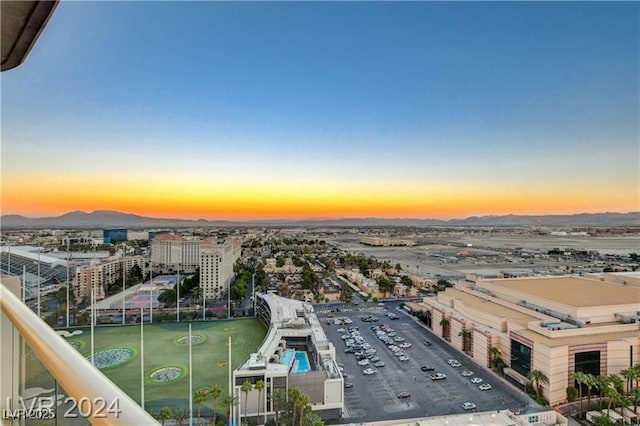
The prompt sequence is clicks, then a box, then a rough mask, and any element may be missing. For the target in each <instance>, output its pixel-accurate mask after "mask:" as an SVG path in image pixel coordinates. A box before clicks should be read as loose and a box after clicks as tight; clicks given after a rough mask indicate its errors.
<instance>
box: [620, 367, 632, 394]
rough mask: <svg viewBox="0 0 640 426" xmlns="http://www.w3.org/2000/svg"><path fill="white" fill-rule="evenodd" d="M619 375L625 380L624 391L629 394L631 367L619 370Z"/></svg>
mask: <svg viewBox="0 0 640 426" xmlns="http://www.w3.org/2000/svg"><path fill="white" fill-rule="evenodd" d="M620 375H621V376H622V377H623V378H624V379H625V380H626V381H627V386H626V392H625V394H627V395H629V393H630V392H631V380H632V379H633V376H634V371H633V367H629V368H625V369H624V370H621V371H620Z"/></svg>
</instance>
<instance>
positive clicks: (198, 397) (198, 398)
mask: <svg viewBox="0 0 640 426" xmlns="http://www.w3.org/2000/svg"><path fill="white" fill-rule="evenodd" d="M208 396H209V389H206V388H205V389H198V390H197V391H195V392H194V393H193V402H195V403H196V404H198V418H200V410H201V409H202V406H201V405H202V403H203V402H205V401H206V400H207V397H208Z"/></svg>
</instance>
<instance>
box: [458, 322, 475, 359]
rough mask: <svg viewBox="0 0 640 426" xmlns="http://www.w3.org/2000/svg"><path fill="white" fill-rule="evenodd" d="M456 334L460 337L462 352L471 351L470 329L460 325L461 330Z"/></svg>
mask: <svg viewBox="0 0 640 426" xmlns="http://www.w3.org/2000/svg"><path fill="white" fill-rule="evenodd" d="M458 336H460V337H462V352H466V353H468V352H470V351H471V344H470V343H471V337H472V336H473V334H472V333H471V330H468V329H467V328H466V327H462V330H460V332H459V333H458Z"/></svg>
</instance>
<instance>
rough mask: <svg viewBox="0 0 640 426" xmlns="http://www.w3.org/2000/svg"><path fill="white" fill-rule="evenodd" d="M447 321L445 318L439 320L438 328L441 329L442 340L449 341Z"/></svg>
mask: <svg viewBox="0 0 640 426" xmlns="http://www.w3.org/2000/svg"><path fill="white" fill-rule="evenodd" d="M449 324H450V323H449V320H448V319H447V318H442V319H441V320H440V326H441V327H442V338H443V339H445V340H450V339H451V337H450V333H449Z"/></svg>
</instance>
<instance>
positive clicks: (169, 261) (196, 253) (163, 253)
mask: <svg viewBox="0 0 640 426" xmlns="http://www.w3.org/2000/svg"><path fill="white" fill-rule="evenodd" d="M151 262H152V263H153V269H154V270H156V269H160V270H170V269H172V270H180V271H186V272H194V271H195V270H196V268H197V267H198V266H200V238H198V237H190V236H189V237H185V236H181V235H175V234H160V235H158V236H156V237H154V238H153V240H151Z"/></svg>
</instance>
